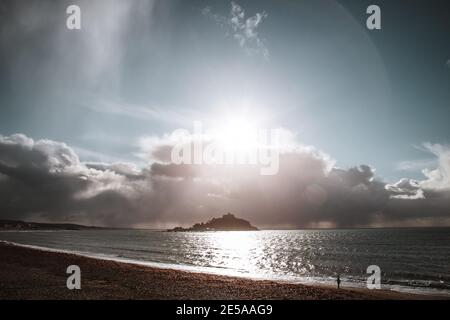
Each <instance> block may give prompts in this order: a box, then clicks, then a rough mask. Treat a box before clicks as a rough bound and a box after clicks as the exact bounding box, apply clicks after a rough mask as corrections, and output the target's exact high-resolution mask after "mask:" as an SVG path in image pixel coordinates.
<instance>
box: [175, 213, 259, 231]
mask: <svg viewBox="0 0 450 320" xmlns="http://www.w3.org/2000/svg"><path fill="white" fill-rule="evenodd" d="M256 230H258V228H256V227H255V226H252V225H251V224H250V222H248V221H247V220H244V219H240V218H236V217H235V216H234V215H233V214H231V213H227V214H224V215H223V216H222V217H221V218H212V219H211V220H209V221H208V222H205V223H203V222H201V223H196V224H194V225H193V226H192V227H190V228H182V227H176V228H173V229H169V230H167V231H169V232H183V231H256Z"/></svg>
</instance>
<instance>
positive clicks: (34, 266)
mask: <svg viewBox="0 0 450 320" xmlns="http://www.w3.org/2000/svg"><path fill="white" fill-rule="evenodd" d="M69 265H78V266H79V267H80V268H81V290H69V289H67V287H66V280H67V277H68V276H69V275H67V274H66V268H67V267H68V266H69ZM432 298H442V297H432V296H428V295H426V296H422V295H415V294H405V293H398V292H393V291H386V290H368V289H347V288H343V289H339V290H338V289H336V288H331V287H326V286H312V285H301V284H287V283H280V282H274V281H260V280H250V279H243V278H236V277H227V276H218V275H211V274H203V273H192V272H185V271H179V270H169V269H158V268H151V267H146V266H140V265H134V264H128V263H121V262H115V261H108V260H101V259H95V258H87V257H83V256H79V255H74V254H67V253H57V252H48V251H42V250H38V249H30V248H24V247H20V246H15V245H11V244H5V243H0V299H226V300H228V299H249V300H263V299H275V300H278V299H296V300H302V299H308V300H311V299H313V300H316V299H327V300H330V299H333V300H334V299H432Z"/></svg>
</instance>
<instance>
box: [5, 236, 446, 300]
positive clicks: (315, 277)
mask: <svg viewBox="0 0 450 320" xmlns="http://www.w3.org/2000/svg"><path fill="white" fill-rule="evenodd" d="M0 240H1V241H7V242H13V243H17V244H21V245H27V246H33V247H40V248H46V249H48V250H56V251H62V252H72V253H77V254H82V255H85V256H90V257H96V258H101V259H111V260H117V261H124V262H130V263H137V264H143V265H149V266H155V267H162V268H172V269H181V270H186V271H195V272H207V273H213V274H221V275H232V276H242V277H248V278H254V279H272V280H277V281H287V282H292V283H315V284H317V283H319V284H335V281H336V276H337V274H339V275H340V278H341V280H342V283H341V286H343V287H346V286H348V287H365V286H366V283H367V278H368V277H369V274H367V267H368V266H370V265H377V266H379V268H380V269H381V288H382V289H389V290H396V291H403V292H416V293H422V294H442V295H448V296H450V228H417V229H349V230H263V231H235V232H234V231H232V232H230V231H229V232H179V233H177V232H164V231H156V230H88V231H0Z"/></svg>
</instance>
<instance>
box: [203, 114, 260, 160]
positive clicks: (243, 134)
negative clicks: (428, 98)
mask: <svg viewBox="0 0 450 320" xmlns="http://www.w3.org/2000/svg"><path fill="white" fill-rule="evenodd" d="M211 133H212V137H213V139H214V140H215V141H216V142H217V143H218V144H219V145H220V146H221V147H222V148H223V149H224V151H225V152H234V153H239V152H245V151H248V150H249V149H252V148H256V147H257V146H258V128H257V126H256V124H255V123H253V122H251V121H249V120H248V119H246V118H245V117H238V116H235V117H226V118H223V119H222V120H221V121H218V123H217V125H216V126H215V127H214V128H213V129H212V130H211Z"/></svg>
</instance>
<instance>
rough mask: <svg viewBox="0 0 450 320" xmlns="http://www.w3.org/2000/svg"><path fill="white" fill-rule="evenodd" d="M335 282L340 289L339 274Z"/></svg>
mask: <svg viewBox="0 0 450 320" xmlns="http://www.w3.org/2000/svg"><path fill="white" fill-rule="evenodd" d="M336 282H337V287H338V289H339V288H340V287H341V275H340V274H338V275H337V279H336Z"/></svg>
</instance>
